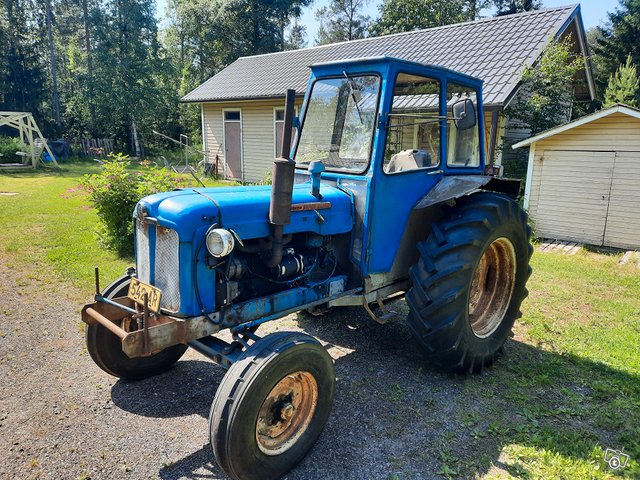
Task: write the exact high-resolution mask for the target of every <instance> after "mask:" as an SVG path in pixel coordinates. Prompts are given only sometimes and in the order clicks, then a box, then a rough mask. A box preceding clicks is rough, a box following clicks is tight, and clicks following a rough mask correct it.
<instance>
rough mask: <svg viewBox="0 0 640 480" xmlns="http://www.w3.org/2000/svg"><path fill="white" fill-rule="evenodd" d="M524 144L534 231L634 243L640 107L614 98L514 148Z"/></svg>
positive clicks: (638, 235) (637, 243)
mask: <svg viewBox="0 0 640 480" xmlns="http://www.w3.org/2000/svg"><path fill="white" fill-rule="evenodd" d="M527 146H528V147H529V163H528V168H527V182H526V187H525V197H524V206H525V208H527V209H528V210H529V214H530V215H531V217H532V218H533V220H534V222H535V225H536V234H537V235H538V236H539V237H541V238H552V239H558V240H572V241H577V242H580V243H585V244H589V245H597V246H609V247H618V248H630V249H640V214H639V211H638V210H639V209H638V206H639V202H640V201H639V199H638V186H639V185H640V110H638V109H636V108H632V107H629V106H626V105H616V106H613V107H611V108H607V109H604V110H601V111H599V112H596V113H593V114H591V115H586V116H584V117H581V118H579V119H577V120H574V121H572V122H569V123H567V124H564V125H561V126H559V127H556V128H552V129H550V130H547V131H545V132H542V133H540V134H539V135H536V136H534V137H531V138H529V139H527V140H523V141H522V142H519V143H517V144H515V145H514V146H513V148H520V147H527Z"/></svg>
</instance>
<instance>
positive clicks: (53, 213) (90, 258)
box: [0, 162, 222, 295]
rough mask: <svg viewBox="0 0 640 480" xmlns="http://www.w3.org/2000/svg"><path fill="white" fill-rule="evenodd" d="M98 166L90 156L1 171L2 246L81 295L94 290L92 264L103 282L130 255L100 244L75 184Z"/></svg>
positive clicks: (117, 271)
mask: <svg viewBox="0 0 640 480" xmlns="http://www.w3.org/2000/svg"><path fill="white" fill-rule="evenodd" d="M137 168H140V169H142V168H144V167H137ZM99 171H100V166H99V165H97V164H95V163H94V162H91V163H87V162H74V163H68V164H63V165H62V169H61V170H51V169H46V170H43V169H40V170H38V171H36V172H30V173H22V172H21V173H17V174H0V211H1V212H2V214H1V215H0V250H4V251H5V252H7V253H10V254H12V255H11V257H12V259H13V260H14V261H16V262H19V263H21V264H29V263H34V264H42V263H44V264H46V265H47V266H48V267H49V269H50V271H51V273H52V274H54V275H55V276H57V278H59V279H63V280H65V281H67V282H69V283H71V284H72V285H73V286H74V287H77V288H79V289H80V290H81V291H82V292H83V293H84V294H85V295H88V294H90V293H91V292H92V291H93V290H94V268H95V267H96V266H99V267H100V272H101V275H100V276H101V282H102V285H103V286H105V285H106V284H107V283H105V282H110V281H112V280H114V279H115V278H117V277H119V276H121V275H122V274H123V273H124V271H125V269H126V268H127V267H128V266H130V265H132V264H133V263H134V259H133V258H120V257H118V256H117V255H115V254H113V253H111V252H107V251H104V250H102V249H101V248H100V247H99V246H98V244H97V242H96V239H95V235H94V228H95V226H96V221H97V217H96V214H95V211H94V210H93V209H92V208H90V206H89V202H88V200H87V197H86V195H85V193H84V192H83V191H82V189H81V187H80V185H79V182H80V179H81V178H82V176H83V175H86V174H92V173H97V172H99ZM194 182H195V181H194ZM207 184H208V185H211V186H213V185H216V184H222V183H221V182H218V183H216V182H215V181H207ZM1 192H4V194H2V193H1ZM6 193H10V194H12V193H17V195H7V194H6Z"/></svg>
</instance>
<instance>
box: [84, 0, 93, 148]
mask: <svg viewBox="0 0 640 480" xmlns="http://www.w3.org/2000/svg"><path fill="white" fill-rule="evenodd" d="M87 3H88V0H82V21H83V22H84V47H85V50H86V51H87V103H88V104H89V117H90V118H89V122H90V128H91V135H92V136H93V135H95V133H96V106H95V104H94V101H93V59H92V54H91V37H90V35H89V6H88V4H87Z"/></svg>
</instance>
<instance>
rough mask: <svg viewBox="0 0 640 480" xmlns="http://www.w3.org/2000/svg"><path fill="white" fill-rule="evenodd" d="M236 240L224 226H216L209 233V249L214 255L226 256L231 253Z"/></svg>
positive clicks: (218, 256)
mask: <svg viewBox="0 0 640 480" xmlns="http://www.w3.org/2000/svg"><path fill="white" fill-rule="evenodd" d="M234 245H235V240H234V239H233V234H232V233H231V232H230V231H229V230H225V229H224V228H214V229H213V230H210V231H209V233H207V250H209V253H210V254H211V255H213V256H214V257H217V258H220V257H225V256H227V255H229V254H230V253H231V250H233V246H234Z"/></svg>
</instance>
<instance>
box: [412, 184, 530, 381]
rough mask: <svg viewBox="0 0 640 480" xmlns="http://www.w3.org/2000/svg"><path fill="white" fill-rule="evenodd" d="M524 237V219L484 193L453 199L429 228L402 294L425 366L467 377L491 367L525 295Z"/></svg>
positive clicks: (513, 206)
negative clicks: (407, 287) (452, 204)
mask: <svg viewBox="0 0 640 480" xmlns="http://www.w3.org/2000/svg"><path fill="white" fill-rule="evenodd" d="M530 237H531V228H530V227H529V225H528V224H527V214H526V213H525V212H524V211H523V210H522V209H521V208H520V207H519V205H518V204H517V203H516V202H515V201H514V200H512V199H511V198H509V197H507V196H505V195H501V194H498V193H490V192H486V193H477V194H474V195H470V196H468V197H465V198H463V199H460V200H459V201H458V203H457V204H456V206H455V207H454V208H453V209H452V211H451V212H450V213H449V214H448V215H445V218H443V219H442V220H440V221H439V222H436V223H435V224H434V225H433V226H432V231H431V234H430V235H429V237H428V238H427V240H426V241H424V242H421V243H419V244H418V250H419V253H420V259H419V261H418V263H417V264H416V265H414V266H413V267H411V271H410V273H411V280H412V283H413V286H412V288H411V290H410V291H409V292H408V293H407V297H406V298H407V303H408V305H409V308H410V313H409V316H408V319H407V320H408V323H409V327H410V329H411V330H412V332H413V333H414V336H415V337H416V339H417V340H418V343H419V344H420V346H421V347H422V350H423V352H424V353H425V355H426V357H427V358H428V360H429V361H430V362H432V363H434V364H435V365H437V366H438V367H440V368H442V369H444V370H446V371H453V370H456V371H466V372H472V371H480V370H482V368H483V367H484V366H486V365H489V364H491V363H492V362H493V360H494V358H495V356H496V354H497V353H498V352H500V351H501V349H502V346H503V344H504V342H505V341H506V339H507V337H508V335H509V334H510V332H511V328H512V327H513V323H514V322H515V320H516V319H517V318H519V317H520V316H521V313H520V304H521V303H522V301H523V300H524V299H525V298H526V296H527V290H526V288H525V285H526V282H527V279H528V278H529V275H530V274H531V268H530V267H529V259H530V258H531V254H532V253H533V247H532V246H531V244H530Z"/></svg>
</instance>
